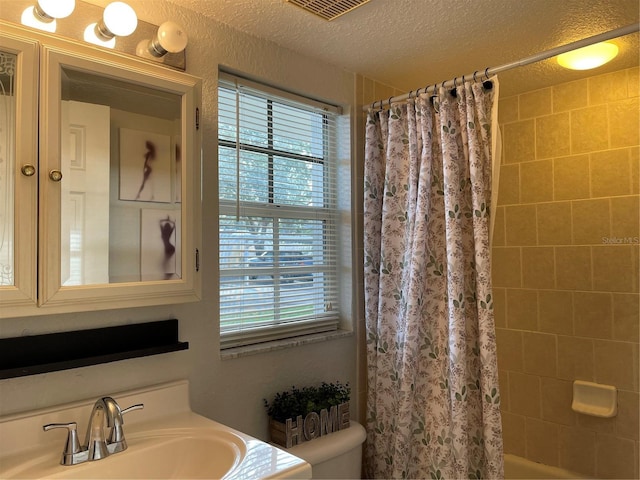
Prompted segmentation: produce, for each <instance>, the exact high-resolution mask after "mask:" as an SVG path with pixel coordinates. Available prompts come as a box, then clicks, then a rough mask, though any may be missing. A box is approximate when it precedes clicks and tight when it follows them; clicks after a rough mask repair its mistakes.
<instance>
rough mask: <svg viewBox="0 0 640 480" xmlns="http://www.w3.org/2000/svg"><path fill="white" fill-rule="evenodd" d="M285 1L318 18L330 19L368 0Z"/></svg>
mask: <svg viewBox="0 0 640 480" xmlns="http://www.w3.org/2000/svg"><path fill="white" fill-rule="evenodd" d="M287 2H289V3H292V4H294V5H297V6H298V7H300V8H303V9H305V10H306V11H307V12H311V13H313V14H314V15H317V16H319V17H320V18H324V19H325V20H328V21H331V20H333V19H335V18H338V17H339V16H341V15H344V14H345V13H347V12H350V11H351V10H354V9H356V8H358V7H359V6H361V5H364V4H365V3H367V2H369V0H287Z"/></svg>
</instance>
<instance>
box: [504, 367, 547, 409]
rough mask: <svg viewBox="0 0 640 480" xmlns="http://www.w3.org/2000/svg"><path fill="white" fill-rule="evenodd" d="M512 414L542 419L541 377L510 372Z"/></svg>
mask: <svg viewBox="0 0 640 480" xmlns="http://www.w3.org/2000/svg"><path fill="white" fill-rule="evenodd" d="M509 406H510V410H511V413H515V414H518V415H525V416H527V417H535V418H540V377H537V376H535V375H525V374H523V373H517V372H509Z"/></svg>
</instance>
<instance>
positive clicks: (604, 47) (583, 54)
mask: <svg viewBox="0 0 640 480" xmlns="http://www.w3.org/2000/svg"><path fill="white" fill-rule="evenodd" d="M616 55H618V46H617V45H615V44H613V43H610V42H600V43H595V44H593V45H587V46H586V47H582V48H578V49H576V50H571V51H569V52H566V53H562V54H560V55H558V63H559V64H560V65H561V66H563V67H564V68H569V69H571V70H589V69H591V68H596V67H599V66H600V65H604V64H605V63H607V62H610V61H611V60H613V59H614V58H615V56H616Z"/></svg>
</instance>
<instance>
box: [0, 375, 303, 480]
mask: <svg viewBox="0 0 640 480" xmlns="http://www.w3.org/2000/svg"><path fill="white" fill-rule="evenodd" d="M164 390H166V391H164ZM163 394H166V395H165V396H164V397H163ZM185 395H186V396H187V399H186V407H185V398H184V397H185ZM114 398H116V400H118V402H119V403H120V404H121V405H124V406H126V405H128V404H129V403H144V404H145V408H144V410H141V411H140V415H138V417H137V418H136V420H137V421H134V418H135V417H134V415H137V414H138V412H135V413H132V414H129V416H128V417H127V422H126V424H125V426H124V429H125V436H126V439H127V444H128V448H127V449H126V450H125V451H123V452H120V453H117V454H112V455H109V456H108V457H106V458H104V459H101V460H97V461H92V462H85V463H81V464H79V465H72V466H63V465H60V454H61V452H62V448H63V446H64V440H65V435H64V434H65V432H62V431H61V432H58V433H54V434H53V435H48V434H46V433H45V432H42V425H43V424H45V423H50V422H52V421H54V422H58V421H71V420H73V421H80V420H82V421H84V420H86V418H87V415H85V413H86V410H87V409H88V408H90V405H91V402H84V403H79V404H73V405H70V406H62V407H57V408H54V409H49V410H45V411H39V412H33V413H32V414H24V415H18V416H15V417H10V418H4V419H3V418H0V452H2V453H0V478H2V479H12V478H15V479H19V478H30V479H45V478H49V479H58V478H60V479H62V478H64V479H70V480H72V479H149V478H154V479H190V478H192V479H197V478H207V479H213V478H219V479H225V480H240V479H242V480H244V479H248V478H251V479H259V478H264V479H267V478H270V479H271V478H273V479H275V478H299V479H304V478H311V467H310V465H309V464H307V463H306V462H304V461H303V460H301V459H299V458H297V457H295V456H293V455H291V454H289V453H287V452H285V451H283V450H281V449H278V448H276V447H274V446H272V445H269V444H267V443H265V442H262V441H260V440H258V439H255V438H253V437H251V436H249V435H246V434H244V433H242V432H239V431H237V430H234V429H232V428H230V427H227V426H225V425H223V424H220V423H218V422H215V421H213V420H210V419H208V418H205V417H202V416H200V415H197V414H195V413H194V412H192V411H191V410H190V409H189V408H188V384H187V382H186V381H181V382H174V383H172V384H168V385H165V386H160V387H152V388H151V389H150V390H147V391H145V390H142V391H136V392H133V393H131V394H127V393H125V394H120V395H117V396H116V395H114ZM62 419H67V420H62ZM78 428H79V429H80V424H79V425H78ZM16 436H17V438H16ZM10 438H13V439H15V440H16V442H10V440H9V439H10ZM81 440H82V439H81Z"/></svg>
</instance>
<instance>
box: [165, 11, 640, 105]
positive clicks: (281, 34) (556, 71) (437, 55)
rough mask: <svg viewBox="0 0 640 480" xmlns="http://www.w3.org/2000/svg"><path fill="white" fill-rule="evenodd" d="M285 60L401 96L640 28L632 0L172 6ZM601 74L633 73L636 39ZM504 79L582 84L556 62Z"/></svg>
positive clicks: (522, 85) (506, 86) (526, 84)
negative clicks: (316, 9) (249, 38)
mask: <svg viewBox="0 0 640 480" xmlns="http://www.w3.org/2000/svg"><path fill="white" fill-rule="evenodd" d="M170 1H171V2H172V3H175V4H177V5H181V6H184V7H187V8H189V9H192V10H195V11H197V12H199V13H201V14H202V15H206V16H208V17H210V18H212V19H215V20H217V21H219V22H221V23H224V24H227V25H229V26H231V27H233V28H236V29H238V30H241V31H244V32H247V33H250V34H252V35H255V36H257V37H260V38H264V39H266V40H269V41H272V42H275V43H277V44H279V45H281V46H284V47H287V48H289V49H291V50H295V51H297V52H300V53H303V54H306V55H308V56H311V57H315V58H319V59H321V60H323V61H325V62H329V63H332V64H335V65H339V66H341V67H343V68H345V69H347V70H350V71H353V72H357V73H361V74H363V75H365V76H368V77H371V78H374V79H376V80H378V81H381V82H384V83H387V84H389V85H391V86H395V87H397V88H400V89H402V90H406V91H409V90H415V89H417V88H420V87H424V86H426V85H429V84H434V83H436V82H440V81H443V80H448V79H451V78H453V77H454V76H459V75H463V74H466V73H470V72H473V71H475V70H484V68H485V67H490V66H498V65H502V64H505V63H509V62H512V61H516V60H519V59H521V58H524V57H528V56H530V55H533V54H535V53H538V52H540V51H543V50H547V49H550V48H553V47H556V46H559V45H564V44H566V43H569V42H572V41H575V40H579V39H582V38H584V37H587V36H591V35H595V34H598V33H602V32H605V31H609V30H612V29H614V28H618V27H621V26H625V25H629V24H632V23H636V22H638V17H639V14H638V12H639V5H638V0H490V1H488V2H487V1H478V0H371V1H370V2H369V3H367V4H365V5H363V6H361V7H359V8H357V9H355V10H354V11H352V12H350V13H348V14H346V15H343V16H342V17H339V18H337V19H336V20H334V21H332V22H327V21H325V20H322V19H320V18H318V17H316V16H314V15H312V14H310V13H308V12H305V11H304V10H301V9H300V8H298V7H295V6H293V5H292V4H290V3H287V2H286V1H285V0H170ZM617 43H618V44H619V46H620V47H621V50H622V53H621V55H620V57H619V58H618V59H617V60H616V61H614V62H612V64H611V65H610V66H607V67H601V70H599V71H607V70H617V69H619V68H625V67H628V66H631V65H637V64H638V34H633V35H628V36H626V37H623V38H621V39H619V40H618V41H617ZM518 70H519V71H511V72H505V73H503V74H501V75H500V77H501V90H502V92H503V94H512V93H516V92H518V91H526V90H531V89H533V88H540V87H543V86H547V85H550V84H552V83H554V82H556V81H568V80H571V79H574V78H578V77H579V75H581V74H579V73H573V72H566V71H564V70H563V69H561V68H560V67H558V66H557V65H555V63H554V62H552V61H546V62H541V63H539V64H536V65H535V66H531V67H526V68H521V69H518Z"/></svg>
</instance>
